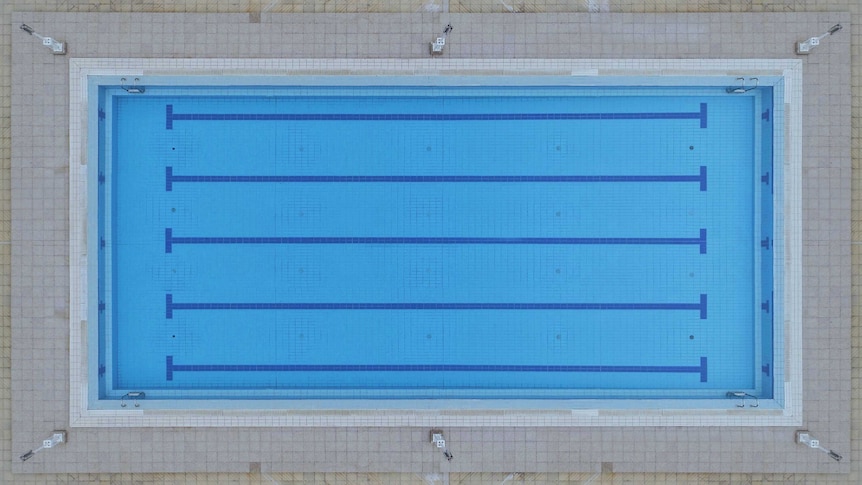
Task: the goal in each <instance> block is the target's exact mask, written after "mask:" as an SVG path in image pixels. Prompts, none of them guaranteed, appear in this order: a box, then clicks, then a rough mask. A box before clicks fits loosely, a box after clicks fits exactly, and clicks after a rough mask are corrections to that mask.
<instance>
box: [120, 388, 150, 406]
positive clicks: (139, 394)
mask: <svg viewBox="0 0 862 485" xmlns="http://www.w3.org/2000/svg"><path fill="white" fill-rule="evenodd" d="M145 397H147V394H146V393H145V392H144V391H132V392H127V393H126V394H125V395H123V397H121V398H120V407H121V408H124V407H126V406H127V405H128V403H126V399H129V400H131V401H132V403H133V404H134V405H135V407H136V408H139V407H141V403H139V402H138V399H143V398H145Z"/></svg>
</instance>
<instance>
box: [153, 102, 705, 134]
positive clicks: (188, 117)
mask: <svg viewBox="0 0 862 485" xmlns="http://www.w3.org/2000/svg"><path fill="white" fill-rule="evenodd" d="M688 119H695V120H699V121H700V127H701V128H706V119H707V109H706V103H700V110H698V111H696V112H678V113H673V112H670V113H661V112H643V113H463V114H442V113H390V114H372V113H175V112H174V105H172V104H168V105H165V129H168V130H172V129H173V128H174V122H175V121H517V120H526V121H536V120H688Z"/></svg>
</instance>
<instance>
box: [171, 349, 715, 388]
mask: <svg viewBox="0 0 862 485" xmlns="http://www.w3.org/2000/svg"><path fill="white" fill-rule="evenodd" d="M165 364H166V373H165V378H166V379H167V380H169V381H172V380H174V374H175V373H177V372H585V373H663V374H699V375H700V382H706V381H707V366H706V357H701V358H700V365H696V366H682V365H678V366H665V365H643V366H642V365H475V364H473V365H471V364H353V365H345V364H239V365H231V364H174V357H173V356H172V355H168V356H165Z"/></svg>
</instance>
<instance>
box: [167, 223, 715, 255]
mask: <svg viewBox="0 0 862 485" xmlns="http://www.w3.org/2000/svg"><path fill="white" fill-rule="evenodd" d="M176 244H530V245H536V244H538V245H687V244H690V245H696V246H698V247H699V248H700V253H701V254H705V253H706V229H701V230H700V235H699V237H691V238H689V237H652V238H650V237H353V236H348V237H315V236H304V237H177V236H174V235H173V229H171V228H170V227H168V228H165V253H172V252H173V247H174V245H176Z"/></svg>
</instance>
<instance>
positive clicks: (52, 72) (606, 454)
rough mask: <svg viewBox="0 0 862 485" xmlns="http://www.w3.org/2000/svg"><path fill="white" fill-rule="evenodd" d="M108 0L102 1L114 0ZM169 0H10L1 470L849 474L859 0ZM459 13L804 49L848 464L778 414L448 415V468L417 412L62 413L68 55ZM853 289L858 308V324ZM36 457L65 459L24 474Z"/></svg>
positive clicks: (809, 329) (636, 43) (542, 38)
mask: <svg viewBox="0 0 862 485" xmlns="http://www.w3.org/2000/svg"><path fill="white" fill-rule="evenodd" d="M50 3H53V2H50ZM57 3H61V2H57ZM62 3H63V4H64V5H65V2H62ZM109 3H110V2H102V5H103V6H104V10H109V9H110V6H109ZM144 3H158V4H159V5H163V2H144ZM178 3H180V4H179V5H174V6H173V7H172V8H171V10H179V11H185V12H188V13H185V14H181V15H164V14H154V13H140V14H130V13H75V12H54V13H21V12H20V11H26V10H39V9H42V10H44V9H47V10H62V8H60V7H59V6H53V5H49V6H46V5H44V2H39V3H37V2H36V1H35V0H34V1H33V2H21V3H20V4H16V5H15V6H14V8H13V7H10V6H7V5H3V6H2V7H0V8H2V9H3V10H2V11H0V12H2V14H0V16H2V20H3V22H0V29H3V30H0V34H3V35H2V36H0V46H2V47H3V55H2V56H0V63H2V64H0V65H2V70H0V71H2V73H0V99H2V100H3V102H2V103H0V110H2V114H3V116H2V117H0V118H2V124H0V162H2V167H0V168H2V170H0V193H2V197H0V230H2V231H3V236H2V239H0V268H2V269H0V274H2V275H3V278H2V280H0V296H2V298H3V300H2V302H3V303H2V305H0V308H2V313H0V317H2V320H0V369H2V372H0V423H2V426H0V449H2V450H3V451H5V453H6V454H5V458H4V459H3V460H0V482H3V483H36V482H40V483H41V482H46V481H47V482H59V481H65V482H76V481H91V480H92V481H99V480H104V481H106V482H111V483H120V482H129V483H131V482H135V483H138V482H141V483H150V482H158V483H163V482H176V483H183V482H189V481H195V482H197V483H222V482H225V483H227V482H236V483H272V482H273V481H276V482H279V483H307V482H323V481H326V482H327V483H353V482H359V481H361V482H363V483H369V482H370V483H377V482H380V483H384V482H388V483H414V482H416V483H420V482H424V483H428V482H439V483H449V482H456V483H491V482H502V481H505V480H508V481H512V482H515V483H517V482H530V483H543V482H547V483H560V482H583V481H585V480H593V481H592V483H617V482H620V481H626V480H628V481H631V482H632V483H649V482H652V483H667V482H669V481H674V482H691V483H697V482H718V481H731V480H732V481H733V482H734V483H755V482H767V483H769V482H787V481H790V482H792V481H808V482H817V483H858V481H859V478H860V472H862V466H860V463H862V434H860V431H862V414H860V413H862V387H860V377H862V374H860V373H862V355H860V352H859V349H860V347H862V334H860V332H859V329H860V328H862V322H860V321H859V316H860V315H859V312H858V297H859V296H860V290H862V286H860V285H859V284H858V282H859V276H860V275H862V258H860V253H859V250H858V249H857V248H858V247H859V243H857V239H858V238H859V235H860V233H859V230H860V229H862V226H858V222H859V220H860V219H862V215H860V212H859V210H860V209H862V205H860V204H859V199H860V197H859V195H860V194H862V192H860V190H862V188H860V187H859V182H860V181H862V176H860V175H859V172H858V170H854V171H852V172H851V155H852V167H853V168H858V167H859V165H858V164H859V163H860V161H862V153H860V147H862V133H860V126H862V125H860V119H859V114H860V113H862V111H860V109H862V98H860V96H862V71H860V68H859V66H858V65H855V64H854V65H853V66H852V69H851V62H850V60H851V50H852V52H853V53H854V54H856V55H857V56H858V54H859V53H860V50H859V49H860V47H862V36H860V35H859V34H856V33H855V29H854V28H853V27H852V25H851V21H852V20H854V19H859V18H860V17H859V15H858V14H859V12H860V7H859V5H858V4H857V3H856V2H854V0H846V1H843V2H839V1H835V2H829V3H828V8H829V9H832V10H845V11H850V12H851V13H846V12H845V13H798V12H800V11H804V10H806V9H811V10H823V9H824V8H825V6H819V3H815V2H810V5H809V4H808V3H806V2H803V1H792V2H791V1H786V2H771V5H774V4H776V3H777V4H782V5H785V4H786V5H785V6H791V4H792V8H775V10H777V11H780V12H783V13H733V14H730V13H726V14H721V15H718V14H709V13H691V14H687V13H648V14H641V13H637V14H635V13H612V14H589V13H551V14H545V13H536V14H532V13H524V14H510V13H491V12H501V4H498V3H497V2H491V1H486V2H466V1H465V2H456V1H451V2H442V1H438V2H437V3H435V4H433V5H440V7H441V9H442V10H444V11H443V12H442V13H417V10H422V9H423V2H393V3H391V4H390V3H386V2H378V3H376V4H375V7H373V8H372V7H367V8H366V9H367V10H372V11H395V12H413V13H392V14H374V13H368V12H357V13H338V14H326V13H306V14H302V15H287V14H286V12H288V11H308V10H305V7H303V5H302V4H298V2H273V4H272V5H274V6H273V7H267V6H266V5H261V4H264V3H266V2H262V1H261V2H242V5H243V7H242V9H243V10H245V11H243V12H240V13H225V14H221V13H219V14H216V13H210V14H207V15H200V14H197V13H193V12H198V11H200V12H205V11H206V9H207V8H213V9H215V8H216V6H215V5H212V4H211V3H206V2H200V4H198V3H196V2H186V3H182V2H178ZM225 3H228V2H225ZM282 3H284V5H282ZM311 3H312V5H315V4H314V3H313V2H311ZM588 3H589V4H591V5H593V6H594V8H596V9H598V10H602V9H603V8H604V7H603V6H604V5H607V6H608V10H609V11H610V12H621V11H626V12H632V9H633V8H634V7H633V5H631V4H630V3H628V2H615V1H610V2H604V1H597V2H588ZM677 3H679V5H678V4H677ZM699 3H703V4H704V7H703V8H704V9H708V8H709V7H708V6H707V5H706V4H710V5H711V4H713V3H715V2H706V1H704V2H699ZM730 3H731V4H735V3H738V4H739V5H738V7H739V8H740V10H746V8H745V7H746V6H747V10H751V9H753V7H752V3H756V4H757V5H758V8H759V9H763V4H762V3H761V2H752V1H750V0H749V1H740V2H730ZM276 4H277V5H276ZM321 4H323V3H322V2H321ZM424 4H427V5H431V4H430V3H429V2H424ZM91 5H99V2H92V4H91ZM289 5H290V6H292V8H293V9H292V10H288V6H289ZM328 5H329V8H335V9H336V11H339V10H338V9H337V8H338V6H339V5H341V6H342V7H343V10H340V11H351V6H352V8H353V10H352V11H354V12H356V10H357V9H356V6H355V4H353V3H347V2H340V3H339V2H333V3H329V4H328ZM510 5H513V7H512V9H513V10H516V11H517V10H531V11H540V12H553V11H559V10H566V9H569V8H571V7H565V6H562V5H558V4H556V3H554V4H551V3H550V2H549V3H548V4H545V3H540V2H530V3H519V2H514V3H510ZM246 7H247V8H246ZM389 7H391V9H389V10H387V8H389ZM694 7H695V6H694V5H688V6H686V5H685V2H652V3H650V4H649V6H648V8H649V9H650V10H654V11H659V12H664V11H680V10H682V9H685V8H692V9H694ZM806 7H808V8H806ZM63 8H65V7H63ZM222 8H227V7H226V6H225V7H222ZM640 8H643V6H641V7H640ZM153 9H154V10H155V9H156V8H155V7H153ZM447 9H448V11H449V12H452V13H448V12H446V11H445V10H447ZM12 10H15V11H16V12H14V13H13V12H12ZM95 10H97V11H101V10H100V9H99V8H95ZM163 10H168V8H167V7H164V8H163ZM228 10H229V9H228ZM261 10H265V12H264V13H260V12H261ZM792 10H796V12H793V11H792ZM249 12H251V13H249ZM282 12H285V13H282ZM456 12H457V13H456ZM471 12H475V13H471ZM788 12H789V13H788ZM22 22H26V23H27V24H29V25H31V26H33V27H34V28H36V29H37V31H38V32H40V33H44V34H48V35H55V36H56V37H57V38H59V39H61V40H64V41H66V42H67V43H68V46H69V55H68V56H65V57H63V56H52V55H51V54H50V52H48V51H47V50H46V49H45V48H44V47H43V46H41V45H40V44H39V42H38V41H37V40H36V39H33V38H31V37H28V36H26V35H25V34H24V33H23V32H21V31H19V30H18V29H17V25H18V24H20V23H22ZM447 22H449V23H451V24H452V25H453V26H455V29H456V30H455V31H454V33H453V34H452V36H451V37H450V40H449V42H448V43H447V47H446V53H445V54H444V56H447V58H471V59H482V58H484V59H534V58H553V59H586V58H594V59H602V58H604V59H662V58H680V59H729V58H741V57H745V58H769V59H796V58H799V59H802V60H803V70H804V78H803V82H804V110H803V113H804V129H803V132H804V142H803V155H804V162H803V167H802V170H803V177H804V178H803V181H802V191H803V197H804V202H803V216H804V229H803V238H804V250H803V256H804V260H803V272H804V281H803V285H804V302H803V306H804V317H805V323H804V327H803V337H804V339H803V353H804V355H805V360H804V369H805V372H804V375H805V377H804V378H805V380H804V391H803V400H804V410H805V411H804V413H805V414H804V424H803V426H802V427H805V428H807V429H809V430H811V433H812V434H813V435H814V436H815V437H817V438H819V439H821V440H822V442H823V444H824V445H825V446H826V447H829V448H832V449H835V450H836V451H837V452H838V453H840V454H842V455H844V457H845V459H844V461H842V462H840V463H837V462H834V461H832V460H830V459H829V458H828V457H826V456H825V455H824V454H821V453H818V452H815V451H813V450H808V449H805V448H803V447H801V446H799V445H796V444H794V443H793V431H794V429H795V428H788V427H771V428H757V429H746V428H738V427H730V428H719V427H697V426H690V427H674V426H662V427H636V426H628V427H622V428H610V427H578V428H558V427H541V426H536V427H505V426H497V427H487V426H481V423H472V424H473V425H472V426H462V427H455V428H445V429H444V431H445V433H446V435H447V436H446V437H447V440H448V441H449V443H450V447H451V449H452V450H453V452H454V454H455V459H454V460H453V461H452V462H447V461H446V460H445V459H443V457H442V454H441V453H439V452H438V451H436V450H434V449H433V447H432V445H431V444H430V443H429V442H428V431H429V428H427V427H415V426H386V425H382V426H379V427H361V428H355V427H354V428H337V427H324V426H320V427H317V426H312V427H293V428H283V427H271V428H270V427H256V428H230V429H228V428H217V427H209V428H180V427H173V428H172V427H166V428H133V429H129V428H126V429H117V428H100V429H97V428H71V427H69V349H68V342H69V334H70V329H69V323H68V322H69V315H70V308H69V244H68V239H69V220H68V206H69V200H68V187H69V166H68V164H69V159H70V154H69V136H68V130H69V128H68V127H69V98H68V96H69V94H68V76H69V64H68V62H69V58H70V57H104V58H139V57H152V58H189V57H192V58H194V57H201V58H261V59H266V58H312V59H313V58H328V59H347V60H349V59H367V58H392V59H423V58H427V57H428V42H429V41H430V40H431V39H432V37H433V36H434V35H435V34H437V33H438V30H440V29H441V28H442V26H443V25H445V24H446V23H447ZM835 23H842V24H843V25H844V26H845V28H844V30H843V31H841V32H840V33H839V34H837V35H836V36H834V37H831V38H829V39H826V40H824V42H823V44H822V45H821V46H819V47H817V48H816V49H815V50H814V51H813V52H812V54H811V55H809V56H807V57H797V56H796V55H794V53H793V50H792V49H793V45H794V42H795V41H798V40H800V39H803V38H805V37H808V36H811V35H815V34H818V33H820V32H823V31H824V30H825V29H826V28H828V27H829V26H831V25H833V24H835ZM851 39H852V44H851ZM348 62H349V61H348ZM856 64H859V63H858V62H857V63H856ZM131 65H132V64H130V66H131ZM10 68H11V75H10V74H8V73H9V71H10ZM214 72H217V69H214ZM742 74H745V73H740V75H742ZM851 74H855V78H854V79H853V80H852V81H851ZM851 107H852V109H851ZM10 113H11V116H12V120H11V122H10V119H9V115H10ZM851 143H852V150H851ZM851 175H852V177H851ZM851 191H852V192H851ZM851 194H852V210H853V212H852V214H851ZM10 197H11V199H12V202H11V203H10ZM851 216H852V219H851ZM851 220H852V222H853V232H852V233H851V224H850V222H851ZM851 248H852V249H853V251H852V252H853V257H852V258H851ZM13 256H14V258H13ZM851 263H852V264H851ZM851 269H852V271H851ZM851 281H852V282H853V286H852V293H851ZM851 298H852V303H853V305H852V309H855V310H856V311H853V312H852V332H851ZM34 355H35V356H38V357H34ZM851 355H852V363H851ZM10 369H11V371H10ZM54 429H67V430H68V431H69V438H70V443H69V444H68V445H63V446H61V447H59V448H57V449H53V450H48V451H45V452H43V453H40V454H38V455H36V457H34V458H33V459H31V460H30V461H28V462H23V463H22V462H20V461H18V460H17V456H18V455H20V454H21V453H23V452H24V451H26V450H28V449H30V448H32V447H34V446H37V445H38V443H39V442H41V440H42V439H44V438H45V437H48V436H49V435H50V432H51V430H54ZM202 472H209V473H207V474H202ZM216 472H219V473H221V474H216ZM644 472H647V473H646V474H644ZM11 473H15V474H16V475H14V476H12V475H10V474H11ZM37 473H38V474H56V475H32V474H37ZM174 473H177V474H174ZM511 473H514V475H510V474H511ZM630 473H632V474H630ZM635 473H636V474H635ZM651 473H652V474H651ZM713 473H714V475H713ZM731 473H734V474H733V475H731ZM100 474H102V475H100ZM116 474H120V475H116ZM790 474H794V475H790ZM815 474H818V475H815Z"/></svg>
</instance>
